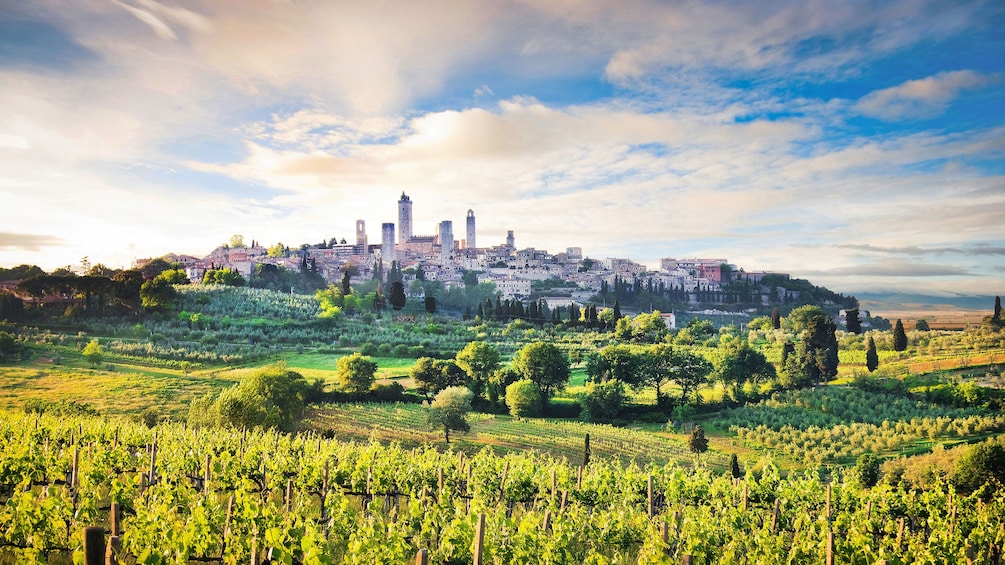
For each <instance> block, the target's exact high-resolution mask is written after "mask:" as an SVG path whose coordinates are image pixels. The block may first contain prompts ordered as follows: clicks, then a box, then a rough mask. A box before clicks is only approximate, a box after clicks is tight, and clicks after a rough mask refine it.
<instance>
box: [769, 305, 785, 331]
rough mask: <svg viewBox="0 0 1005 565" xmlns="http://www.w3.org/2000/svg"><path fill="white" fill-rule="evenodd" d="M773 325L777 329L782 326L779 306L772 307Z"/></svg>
mask: <svg viewBox="0 0 1005 565" xmlns="http://www.w3.org/2000/svg"><path fill="white" fill-rule="evenodd" d="M771 327H772V328H773V329H776V330H777V329H779V328H781V327H782V316H781V314H779V313H778V308H772V309H771Z"/></svg>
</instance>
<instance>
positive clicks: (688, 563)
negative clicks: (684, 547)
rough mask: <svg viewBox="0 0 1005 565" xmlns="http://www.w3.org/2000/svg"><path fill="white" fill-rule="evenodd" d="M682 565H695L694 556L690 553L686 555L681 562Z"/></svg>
mask: <svg viewBox="0 0 1005 565" xmlns="http://www.w3.org/2000/svg"><path fill="white" fill-rule="evenodd" d="M680 563H681V565H694V556H693V555H691V554H690V553H687V554H685V555H684V557H683V558H681V560H680Z"/></svg>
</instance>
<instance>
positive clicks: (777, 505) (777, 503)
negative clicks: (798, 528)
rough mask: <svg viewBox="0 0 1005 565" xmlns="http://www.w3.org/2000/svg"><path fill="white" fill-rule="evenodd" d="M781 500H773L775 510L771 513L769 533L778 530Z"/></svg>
mask: <svg viewBox="0 0 1005 565" xmlns="http://www.w3.org/2000/svg"><path fill="white" fill-rule="evenodd" d="M781 506H782V499H780V498H776V499H775V509H774V510H772V511H771V531H772V532H774V531H776V530H777V529H778V511H779V510H780V509H781Z"/></svg>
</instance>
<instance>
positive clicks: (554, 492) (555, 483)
mask: <svg viewBox="0 0 1005 565" xmlns="http://www.w3.org/2000/svg"><path fill="white" fill-rule="evenodd" d="M557 494H558V477H557V476H556V475H555V470H554V469H552V470H551V505H552V506H554V505H555V496H556V495H557Z"/></svg>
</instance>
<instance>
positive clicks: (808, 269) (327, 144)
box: [0, 0, 1005, 296]
mask: <svg viewBox="0 0 1005 565" xmlns="http://www.w3.org/2000/svg"><path fill="white" fill-rule="evenodd" d="M402 192H404V193H407V194H408V195H409V197H410V198H411V199H412V201H413V215H414V221H413V223H414V226H415V227H414V231H415V232H416V233H417V234H432V233H434V232H435V230H436V226H437V224H438V223H439V222H440V221H441V220H452V221H453V222H454V226H455V228H454V230H455V233H460V232H461V231H462V230H463V225H464V219H465V215H466V212H467V210H468V209H471V210H473V211H474V212H475V215H476V218H477V224H478V244H479V245H480V246H488V245H495V244H500V243H503V242H504V240H505V236H506V231H507V230H513V231H514V233H515V237H516V244H517V247H518V248H525V247H534V248H537V249H545V250H548V251H550V252H552V253H557V252H561V251H564V250H565V249H566V248H567V247H573V246H575V247H581V248H582V249H583V252H584V254H585V255H587V256H589V257H592V258H596V259H601V258H605V257H625V258H631V259H634V260H636V261H639V262H642V263H646V264H648V265H651V266H654V267H655V266H658V264H659V259H660V258H662V257H676V258H685V257H715V258H725V259H728V260H729V261H730V262H732V263H734V264H736V265H738V266H740V267H743V268H745V269H746V270H750V271H756V270H768V271H778V272H785V273H789V274H791V275H793V276H796V277H800V278H807V279H809V280H811V281H812V282H814V283H815V284H820V285H824V286H827V287H828V288H831V289H832V290H835V291H837V292H842V293H845V294H859V293H869V292H894V291H896V292H910V293H915V294H923V295H926V296H957V295H962V296H985V295H995V294H1005V3H1003V2H1001V0H987V1H982V0H977V1H968V0H952V1H926V0H917V1H914V0H903V1H901V0H893V1H889V2H869V1H849V2H833V1H831V0H819V1H816V0H808V1H791V2H785V1H773V2H748V1H743V0H736V1H726V0H724V1H706V2H686V1H685V2H674V1H639V0H610V1H608V0H596V1H576V0H485V1H479V2H472V1H470V0H457V1H452V0H446V1H425V0H420V1H417V0H411V1H400V2H399V1H395V0H387V1H382V2H369V1H345V2H340V1H320V0H318V1H301V0H275V1H251V0H247V1H246V0H213V1H208V0H207V1H204V2H196V1H185V0H180V1H176V2H162V1H158V0H65V1H64V0H33V1H31V2H24V1H21V0H0V198H2V202H3V206H2V208H0V210H2V211H0V217H2V221H0V266H4V267H11V266H15V265H19V264H37V265H39V266H41V267H42V268H44V269H46V270H52V269H54V268H56V267H60V266H66V265H72V266H74V267H79V266H80V265H81V263H82V261H83V260H84V259H85V258H86V259H87V261H88V262H89V263H91V264H97V263H102V264H105V265H107V266H110V267H128V266H129V265H130V264H131V263H132V262H133V260H135V259H137V258H144V257H156V256H160V255H164V254H166V253H170V252H174V253H184V254H191V255H196V256H203V255H206V254H208V253H209V252H210V251H211V250H212V249H213V248H214V247H216V246H218V245H220V244H222V243H224V242H227V241H228V240H230V238H231V236H232V235H234V234H240V235H243V236H244V239H245V241H247V242H250V241H251V240H256V241H258V242H261V243H262V244H264V245H272V244H275V243H278V242H282V243H284V244H286V245H290V246H298V245H300V244H302V243H317V242H320V241H322V240H325V239H330V238H332V237H337V238H346V239H347V240H350V241H351V240H352V239H353V238H354V236H355V222H356V220H357V219H362V220H365V221H366V224H367V228H368V229H367V231H368V234H369V237H370V240H371V241H378V240H379V238H380V224H381V223H383V222H397V200H398V198H399V197H400V196H401V193H402Z"/></svg>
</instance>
